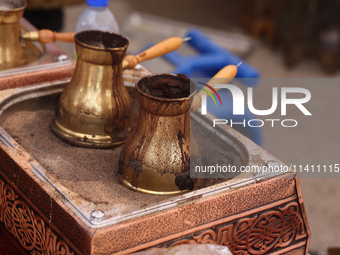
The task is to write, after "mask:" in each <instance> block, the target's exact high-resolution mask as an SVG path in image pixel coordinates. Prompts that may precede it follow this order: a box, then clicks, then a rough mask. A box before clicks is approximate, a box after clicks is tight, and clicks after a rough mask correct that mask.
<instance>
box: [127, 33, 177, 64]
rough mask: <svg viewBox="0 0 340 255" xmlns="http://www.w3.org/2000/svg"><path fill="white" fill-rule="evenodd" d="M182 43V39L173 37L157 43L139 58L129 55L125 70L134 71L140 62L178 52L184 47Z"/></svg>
mask: <svg viewBox="0 0 340 255" xmlns="http://www.w3.org/2000/svg"><path fill="white" fill-rule="evenodd" d="M182 42H183V40H182V38H180V37H171V38H168V39H166V40H164V41H161V42H160V43H157V44H156V45H154V46H152V47H151V48H149V49H147V50H145V51H143V52H142V53H140V54H138V55H137V56H132V55H128V56H126V57H125V58H124V60H123V69H132V68H134V67H135V66H136V65H137V64H138V63H140V62H143V61H146V60H149V59H152V58H156V57H159V56H162V55H165V54H167V53H170V52H172V51H174V50H177V49H178V48H179V47H180V46H181V45H182Z"/></svg>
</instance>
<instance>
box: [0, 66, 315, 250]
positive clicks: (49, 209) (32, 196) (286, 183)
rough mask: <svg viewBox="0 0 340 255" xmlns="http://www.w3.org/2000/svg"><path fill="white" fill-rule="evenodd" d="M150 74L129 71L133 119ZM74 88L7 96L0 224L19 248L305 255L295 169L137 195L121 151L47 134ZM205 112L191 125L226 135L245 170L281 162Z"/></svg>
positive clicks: (58, 85) (46, 87)
mask: <svg viewBox="0 0 340 255" xmlns="http://www.w3.org/2000/svg"><path fill="white" fill-rule="evenodd" d="M143 74H145V72H144V73H143V70H142V71H136V70H135V71H125V72H124V80H125V85H126V86H127V87H128V89H129V92H130V95H131V97H132V108H133V109H134V110H133V112H132V120H133V121H132V122H133V123H135V122H136V117H137V114H138V103H137V101H136V98H135V95H134V94H133V92H134V87H133V84H134V82H135V80H136V79H137V78H138V77H140V76H142V75H143ZM67 82H69V80H59V81H55V82H53V83H45V84H41V85H35V86H27V87H25V88H17V89H12V90H3V91H0V109H1V112H0V125H1V128H0V162H1V164H0V189H1V190H0V210H1V211H0V216H1V217H0V226H1V228H2V229H3V231H5V232H6V233H7V236H8V238H9V239H11V240H12V243H13V244H14V246H13V249H17V250H18V251H20V252H21V253H23V254H32V252H33V251H35V252H38V254H55V252H57V251H64V252H65V253H63V254H72V253H73V254H116V253H117V254H129V253H131V252H135V251H138V250H143V249H148V248H151V247H169V246H172V245H175V244H179V243H217V244H222V245H227V246H228V247H229V248H230V249H231V250H232V251H233V252H248V254H267V253H269V252H270V253H273V254H307V251H308V244H309V240H310V231H309V227H308V223H307V218H306V213H305V210H304V204H303V198H302V194H301V189H300V184H299V181H298V179H296V178H295V174H294V173H286V174H283V175H280V176H279V174H278V173H276V174H252V175H251V174H247V175H243V176H242V174H241V176H240V175H239V176H236V177H235V178H233V179H231V180H229V181H226V182H223V183H216V182H215V183H216V184H215V183H213V182H212V183H210V186H207V187H204V188H200V189H198V190H195V191H192V192H189V193H186V194H182V195H176V196H154V195H148V194H142V193H136V192H134V191H130V190H128V189H126V188H125V187H123V186H122V185H121V184H120V183H119V181H118V178H117V175H116V172H117V166H118V157H119V151H120V150H121V147H118V148H114V149H106V150H98V149H87V148H79V147H74V146H71V145H68V144H65V143H63V142H61V141H60V140H59V139H58V138H56V137H55V136H54V135H53V134H52V132H51V131H50V127H49V125H50V123H51V121H52V119H53V118H54V109H55V107H56V106H57V103H58V97H59V95H60V93H61V91H62V90H63V88H64V87H65V85H66V84H67ZM206 116H207V117H206ZM206 116H201V115H200V113H196V114H193V116H192V120H193V121H194V123H192V124H193V125H196V126H197V127H199V128H200V129H202V132H204V133H208V134H210V135H212V136H219V137H220V138H221V141H223V143H224V145H225V147H228V148H229V149H230V152H231V153H234V154H235V155H237V156H238V157H239V160H240V161H241V162H242V164H244V165H261V164H262V165H264V164H266V165H270V164H274V165H275V164H282V163H281V162H279V161H278V160H277V159H275V158H274V157H272V156H271V155H270V154H268V153H267V152H266V151H264V150H263V149H262V148H260V147H258V146H257V145H255V144H254V143H253V142H251V141H250V140H248V139H247V138H245V137H244V136H242V135H241V134H239V133H238V132H237V131H235V130H233V129H232V128H230V127H220V128H218V129H215V130H212V128H211V119H212V118H213V116H212V115H210V114H208V115H206ZM5 130H7V131H5Z"/></svg>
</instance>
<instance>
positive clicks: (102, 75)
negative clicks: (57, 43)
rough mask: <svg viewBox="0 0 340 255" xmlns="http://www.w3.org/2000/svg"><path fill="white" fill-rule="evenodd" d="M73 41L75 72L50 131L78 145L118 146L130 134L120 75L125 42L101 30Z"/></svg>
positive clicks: (126, 98) (125, 93)
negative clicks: (75, 54) (75, 58)
mask: <svg viewBox="0 0 340 255" xmlns="http://www.w3.org/2000/svg"><path fill="white" fill-rule="evenodd" d="M75 42H76V52H77V56H78V57H77V63H76V69H75V72H74V75H73V78H72V80H71V82H70V83H69V84H68V85H67V87H66V88H65V90H64V91H63V93H62V95H61V98H60V106H59V107H58V108H57V109H56V118H55V120H54V122H53V123H52V130H53V131H54V133H55V134H56V135H57V136H58V137H59V138H61V139H62V140H64V141H66V142H68V143H71V144H74V145H78V146H84V147H92V148H106V147H113V146H118V145H120V144H122V143H124V141H125V139H126V137H127V135H128V133H129V131H130V111H131V100H130V96H129V94H128V91H127V89H126V88H125V86H124V83H123V75H122V60H123V58H124V56H125V53H126V49H127V47H128V44H129V42H128V40H127V39H126V38H125V37H123V36H121V35H118V34H114V33H109V32H102V31H83V32H79V33H77V34H76V35H75Z"/></svg>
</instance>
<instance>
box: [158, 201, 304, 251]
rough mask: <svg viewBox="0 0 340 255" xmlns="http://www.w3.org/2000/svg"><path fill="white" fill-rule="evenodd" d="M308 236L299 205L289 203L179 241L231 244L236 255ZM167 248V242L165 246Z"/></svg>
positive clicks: (274, 248) (289, 243)
mask: <svg viewBox="0 0 340 255" xmlns="http://www.w3.org/2000/svg"><path fill="white" fill-rule="evenodd" d="M305 237H307V232H306V228H305V225H304V222H303V220H302V217H301V214H300V209H299V204H298V203H297V202H290V203H288V204H286V205H285V206H283V207H279V208H278V210H271V211H266V212H264V213H261V214H258V215H254V216H252V217H246V218H241V219H239V220H238V221H236V222H234V223H231V224H230V223H229V224H227V225H224V226H223V225H222V226H219V227H216V228H215V227H214V229H207V230H204V231H203V232H200V233H195V234H193V235H192V236H191V238H187V239H182V240H178V241H176V242H174V243H171V244H169V246H168V247H171V246H176V245H180V244H195V243H203V244H204V243H211V244H219V245H225V246H228V247H229V249H230V250H231V252H233V254H257V255H261V254H265V253H267V252H270V251H273V250H276V249H279V248H285V247H287V246H289V245H292V244H293V243H294V242H296V241H302V239H304V238H305ZM162 247H164V244H163V246H162Z"/></svg>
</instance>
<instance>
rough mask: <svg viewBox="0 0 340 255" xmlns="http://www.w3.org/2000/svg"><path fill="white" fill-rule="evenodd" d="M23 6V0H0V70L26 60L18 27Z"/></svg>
mask: <svg viewBox="0 0 340 255" xmlns="http://www.w3.org/2000/svg"><path fill="white" fill-rule="evenodd" d="M25 7H26V2H25V1H24V0H0V38H1V39H0V70H4V69H8V68H12V67H16V66H21V65H23V64H25V62H26V59H25V57H24V50H23V47H22V44H21V41H20V29H19V27H20V25H19V20H20V18H21V17H22V15H23V13H24V9H25Z"/></svg>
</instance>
